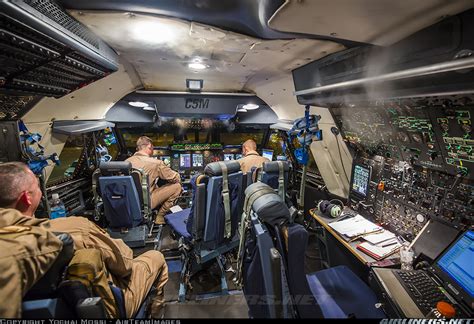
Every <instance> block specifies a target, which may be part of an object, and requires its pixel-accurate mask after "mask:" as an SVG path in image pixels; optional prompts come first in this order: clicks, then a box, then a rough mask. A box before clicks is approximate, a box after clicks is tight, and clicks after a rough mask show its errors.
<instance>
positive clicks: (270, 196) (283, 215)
mask: <svg viewBox="0 0 474 324" xmlns="http://www.w3.org/2000/svg"><path fill="white" fill-rule="evenodd" d="M263 188H268V189H270V190H268V191H269V192H268V193H266V194H264V195H262V196H261V197H259V198H257V199H256V200H255V201H254V203H253V206H252V209H253V211H254V212H255V213H256V214H257V215H258V218H260V220H262V221H263V222H265V223H267V224H270V225H272V226H273V225H279V226H281V225H284V224H287V223H289V222H290V211H289V210H288V207H287V206H286V204H285V202H283V201H282V200H281V197H280V196H279V195H278V194H277V193H276V192H275V191H274V190H273V189H272V188H271V187H270V186H269V185H267V184H265V183H262V182H255V183H252V184H251V185H250V186H248V187H247V189H245V196H246V197H247V196H250V195H252V193H254V192H256V191H260V190H261V189H263Z"/></svg>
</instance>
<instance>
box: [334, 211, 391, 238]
mask: <svg viewBox="0 0 474 324" xmlns="http://www.w3.org/2000/svg"><path fill="white" fill-rule="evenodd" d="M329 226H330V227H332V228H333V229H334V230H335V231H336V232H338V233H339V234H341V235H345V236H347V237H355V236H359V235H362V234H365V233H372V232H374V231H379V230H383V228H382V227H380V226H378V225H376V224H374V223H372V222H371V221H368V220H367V219H365V218H364V217H362V216H361V215H356V216H354V217H351V218H349V219H345V220H342V221H338V222H334V223H330V224H329Z"/></svg>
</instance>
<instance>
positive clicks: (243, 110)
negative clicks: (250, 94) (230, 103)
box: [237, 108, 248, 112]
mask: <svg viewBox="0 0 474 324" xmlns="http://www.w3.org/2000/svg"><path fill="white" fill-rule="evenodd" d="M247 111H248V110H247V109H245V108H239V109H237V112H247Z"/></svg>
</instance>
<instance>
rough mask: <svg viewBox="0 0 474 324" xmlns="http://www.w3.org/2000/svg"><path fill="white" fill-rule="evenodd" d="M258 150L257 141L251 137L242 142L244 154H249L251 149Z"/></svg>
mask: <svg viewBox="0 0 474 324" xmlns="http://www.w3.org/2000/svg"><path fill="white" fill-rule="evenodd" d="M256 150H257V143H255V141H254V140H252V139H249V140H246V141H245V142H244V144H242V154H243V155H244V156H245V155H247V154H248V153H249V152H250V151H256Z"/></svg>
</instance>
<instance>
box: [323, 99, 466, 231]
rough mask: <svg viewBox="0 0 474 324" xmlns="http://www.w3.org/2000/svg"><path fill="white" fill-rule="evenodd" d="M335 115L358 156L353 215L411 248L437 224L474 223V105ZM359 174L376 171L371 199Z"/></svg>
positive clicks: (445, 103) (419, 104) (440, 103)
mask: <svg viewBox="0 0 474 324" xmlns="http://www.w3.org/2000/svg"><path fill="white" fill-rule="evenodd" d="M331 113H332V114H333V116H334V119H335V121H336V124H337V125H338V127H339V128H340V130H341V134H342V136H343V138H344V140H345V141H346V143H347V144H348V145H349V147H350V149H351V151H352V153H353V155H354V166H353V179H352V181H351V193H350V196H349V198H350V199H349V201H350V206H351V207H352V208H353V209H356V210H358V212H359V213H361V214H362V215H364V216H366V217H367V218H369V219H371V220H373V221H376V222H378V223H380V224H381V225H383V226H385V227H387V228H389V229H390V230H392V231H394V232H396V233H397V234H400V235H403V236H404V237H405V238H406V239H408V240H412V239H413V238H414V237H415V236H416V234H417V233H418V232H419V231H420V230H421V229H422V228H423V226H424V225H425V224H426V222H427V221H428V220H429V219H436V220H439V221H441V222H444V223H446V224H449V225H451V226H453V227H456V228H464V227H467V226H469V225H470V224H472V223H473V222H474V182H473V175H474V152H473V148H474V137H473V134H472V123H473V114H474V101H473V100H472V98H466V97H463V98H458V97H453V98H449V99H443V100H441V99H430V100H426V99H425V100H418V101H414V100H410V99H407V100H396V101H390V102H385V103H375V104H373V105H370V106H367V107H362V106H360V107H359V106H353V107H338V108H331ZM358 166H359V167H360V168H367V169H368V170H370V181H368V182H367V189H368V190H367V192H366V194H365V195H361V194H360V193H361V192H360V190H359V191H358V190H355V189H354V188H352V187H353V185H354V183H355V182H354V171H357V170H356V169H355V168H356V167H358ZM356 173H357V172H356ZM358 181H359V182H360V179H359V180H358ZM362 182H363V181H362ZM363 186H364V184H362V187H363ZM356 187H357V188H361V184H360V183H359V184H358V185H357V186H356ZM357 188H356V189H357Z"/></svg>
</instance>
